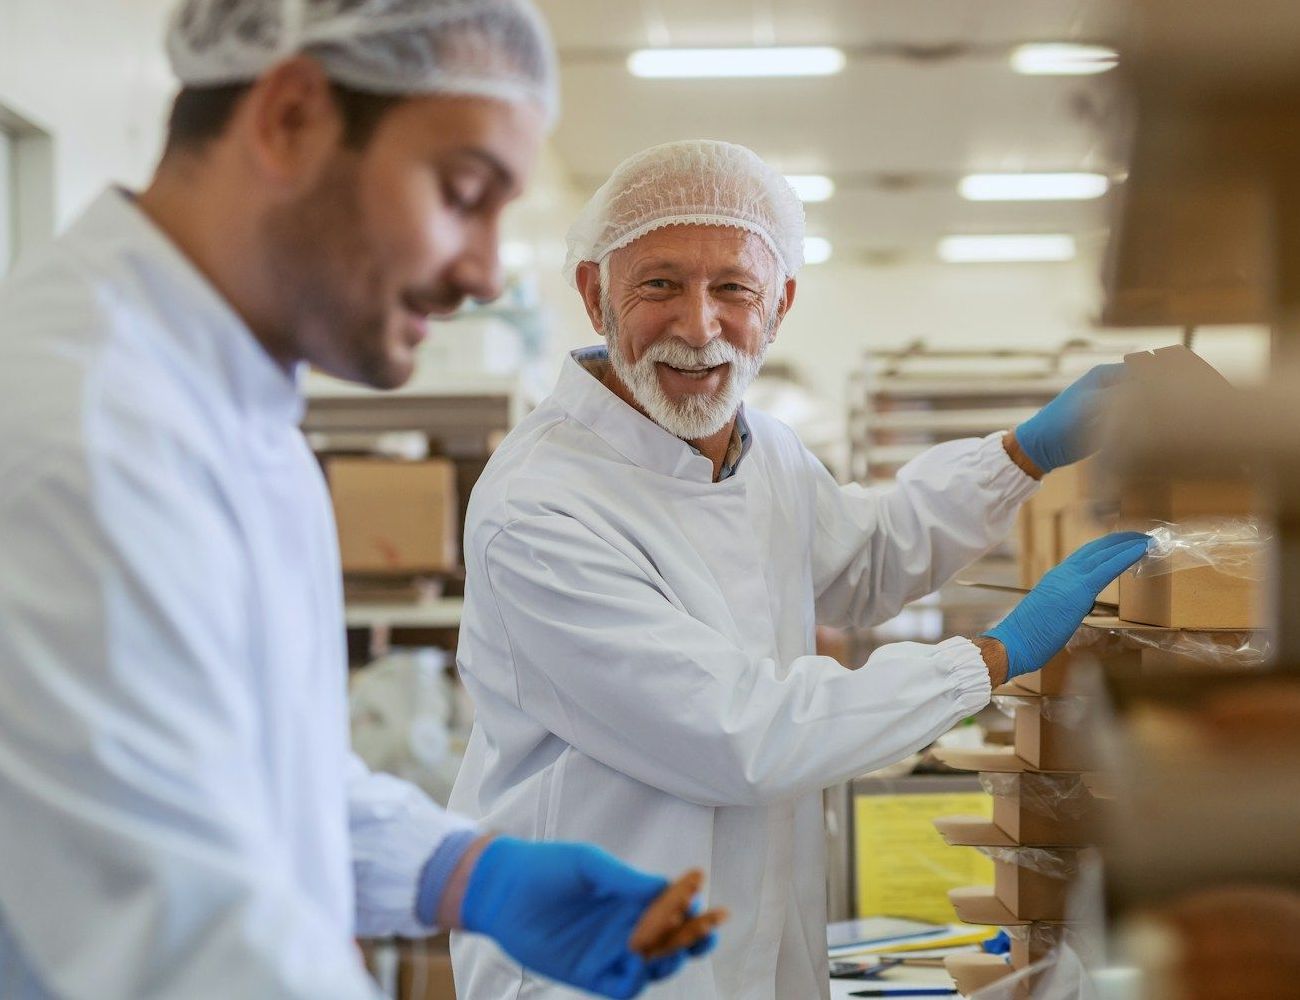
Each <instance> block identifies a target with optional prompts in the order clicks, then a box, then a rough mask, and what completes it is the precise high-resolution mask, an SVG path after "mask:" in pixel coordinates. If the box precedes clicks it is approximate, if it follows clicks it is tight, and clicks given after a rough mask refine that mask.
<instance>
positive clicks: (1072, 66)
mask: <svg viewBox="0 0 1300 1000" xmlns="http://www.w3.org/2000/svg"><path fill="white" fill-rule="evenodd" d="M1118 61H1119V53H1117V52H1116V51H1115V50H1114V49H1108V48H1105V47H1104V46H1101V45H1070V44H1066V43H1051V44H1047V45H1021V46H1020V47H1019V48H1017V49H1016V50H1015V51H1014V52H1012V53H1011V68H1012V69H1013V70H1015V71H1016V72H1017V73H1024V74H1025V75H1026V76H1088V75H1090V74H1093V73H1105V72H1106V70H1108V69H1114V68H1115V64H1116V63H1117V62H1118Z"/></svg>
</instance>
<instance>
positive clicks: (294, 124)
mask: <svg viewBox="0 0 1300 1000" xmlns="http://www.w3.org/2000/svg"><path fill="white" fill-rule="evenodd" d="M236 123H237V124H236V127H237V128H238V130H239V132H240V134H241V136H242V138H243V140H244V141H243V148H244V150H245V151H246V153H247V155H248V156H249V158H250V159H251V160H252V163H253V165H254V167H255V169H256V170H257V172H258V173H260V174H261V175H262V176H263V177H265V178H266V179H267V180H268V181H270V182H271V183H273V184H280V185H284V186H287V187H291V188H306V187H309V186H310V185H311V184H313V183H314V182H315V180H316V177H317V175H318V174H319V172H320V169H321V167H322V166H323V165H324V163H325V162H326V161H328V159H329V158H330V156H331V155H332V154H333V153H334V151H335V149H337V147H338V145H339V143H340V141H341V139H342V136H343V117H342V115H341V114H340V113H339V109H338V106H337V105H336V103H335V101H334V94H333V90H332V88H331V87H330V82H329V78H328V77H326V75H325V72H324V71H323V70H322V69H321V67H320V64H319V63H317V62H316V60H314V59H312V58H310V57H309V56H298V57H296V58H293V59H288V60H286V61H285V62H283V63H281V64H280V65H279V66H276V67H275V68H274V69H272V70H271V71H270V72H269V73H267V74H266V75H265V76H264V77H262V79H260V80H258V81H257V83H256V84H254V86H253V89H252V90H251V91H250V92H249V95H248V99H247V100H246V101H244V102H243V106H242V107H241V108H240V110H239V113H238V118H237V119H236Z"/></svg>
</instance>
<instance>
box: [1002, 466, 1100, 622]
mask: <svg viewBox="0 0 1300 1000" xmlns="http://www.w3.org/2000/svg"><path fill="white" fill-rule="evenodd" d="M1093 468H1094V467H1093V465H1092V462H1091V460H1086V461H1083V462H1078V463H1076V464H1074V465H1068V466H1064V467H1063V468H1060V469H1055V470H1053V471H1052V472H1050V473H1048V474H1047V475H1046V476H1044V477H1043V482H1042V485H1041V486H1040V487H1039V489H1038V492H1037V493H1035V494H1034V495H1033V496H1032V497H1031V498H1030V499H1029V500H1028V501H1026V502H1025V504H1024V506H1023V507H1022V508H1021V511H1020V522H1019V525H1020V585H1021V586H1022V587H1032V586H1034V584H1036V583H1038V581H1039V580H1041V579H1042V578H1043V574H1044V573H1046V572H1047V571H1048V570H1050V569H1052V568H1053V567H1055V566H1059V565H1060V564H1061V562H1062V561H1063V560H1064V559H1065V558H1066V556H1068V555H1070V554H1071V553H1072V552H1074V551H1075V550H1077V549H1078V548H1080V547H1081V546H1083V545H1085V544H1087V543H1088V542H1090V541H1092V540H1093V539H1094V538H1100V537H1101V536H1102V535H1104V534H1106V533H1107V532H1109V531H1113V530H1114V526H1113V525H1112V524H1110V523H1108V522H1107V521H1106V520H1104V519H1099V518H1098V517H1097V516H1096V514H1095V511H1094V506H1093V503H1092V500H1091V498H1092V495H1093V493H1094V486H1093V478H1094V472H1093ZM1097 599H1098V600H1099V601H1105V602H1108V603H1111V604H1114V603H1116V602H1117V601H1118V600H1119V590H1118V587H1117V586H1116V585H1115V584H1111V585H1109V586H1108V587H1107V588H1106V589H1105V590H1104V591H1102V593H1101V594H1100V595H1099V596H1098V598H1097Z"/></svg>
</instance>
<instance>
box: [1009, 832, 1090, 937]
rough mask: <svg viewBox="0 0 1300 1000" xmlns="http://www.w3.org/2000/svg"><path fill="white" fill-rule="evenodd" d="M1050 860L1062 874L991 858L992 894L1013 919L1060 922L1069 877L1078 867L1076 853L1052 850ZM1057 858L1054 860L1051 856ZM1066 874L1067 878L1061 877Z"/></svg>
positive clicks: (1066, 850)
mask: <svg viewBox="0 0 1300 1000" xmlns="http://www.w3.org/2000/svg"><path fill="white" fill-rule="evenodd" d="M1051 853H1052V854H1053V855H1054V857H1053V858H1052V859H1051V860H1052V861H1056V860H1059V862H1060V863H1061V865H1062V869H1063V871H1062V872H1060V873H1052V872H1051V871H1050V867H1051V866H1050V864H1048V865H1044V866H1043V867H1044V868H1048V869H1049V870H1047V871H1044V870H1039V869H1037V868H1035V867H1034V865H1033V864H1032V863H1031V864H1028V865H1026V864H1021V863H1019V862H1017V861H1015V860H1000V859H995V860H994V862H993V894H994V895H995V896H997V898H998V901H999V902H1001V903H1002V904H1003V905H1004V906H1005V907H1006V908H1007V909H1008V910H1010V911H1011V912H1012V913H1014V914H1015V915H1016V916H1017V917H1020V918H1022V919H1028V920H1063V919H1064V918H1065V911H1066V903H1067V902H1068V900H1069V896H1070V890H1071V888H1072V887H1073V886H1074V882H1075V879H1074V877H1073V875H1074V872H1075V870H1076V869H1077V865H1078V858H1077V854H1078V852H1077V851H1076V850H1072V849H1065V850H1061V851H1057V850H1055V849H1054V850H1053V851H1052V852H1051ZM1056 855H1059V858H1058V857H1055V856H1056ZM1066 872H1068V873H1069V874H1068V877H1067V875H1066V874H1065V873H1066Z"/></svg>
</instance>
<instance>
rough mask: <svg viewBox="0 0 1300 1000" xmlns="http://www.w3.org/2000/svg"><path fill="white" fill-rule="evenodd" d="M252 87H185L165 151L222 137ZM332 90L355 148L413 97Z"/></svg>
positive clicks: (348, 140) (175, 108) (345, 135)
mask: <svg viewBox="0 0 1300 1000" xmlns="http://www.w3.org/2000/svg"><path fill="white" fill-rule="evenodd" d="M252 88H253V85H252V84H251V83H235V84H227V85H226V86H221V87H185V88H183V89H182V90H181V92H180V93H179V94H177V95H176V100H175V101H174V102H173V103H172V110H171V115H170V116H169V117H168V119H167V144H166V149H165V152H166V153H174V152H191V153H192V152H197V151H198V150H200V149H202V147H203V146H205V145H207V144H208V143H209V142H211V141H212V140H213V139H216V138H218V137H219V136H220V135H221V133H223V132H224V131H225V130H226V127H227V126H228V125H229V124H230V120H231V118H233V117H234V114H235V109H236V108H237V107H238V106H239V102H240V101H242V100H243V99H244V98H245V97H246V96H247V95H248V92H249V91H250V90H252ZM330 93H331V95H332V96H333V98H334V104H335V106H336V107H337V108H338V109H339V114H340V115H342V116H343V144H344V145H345V146H348V147H349V148H352V149H360V148H361V147H363V146H365V145H366V143H368V142H369V141H370V137H371V136H372V135H373V134H374V131H375V128H376V127H377V126H378V125H379V122H380V120H381V119H382V118H383V117H384V115H385V114H387V113H388V112H389V111H391V110H392V109H393V108H395V107H396V106H397V105H399V104H401V103H402V102H403V101H406V100H408V99H409V98H407V97H404V96H394V95H391V94H368V93H365V92H363V91H360V90H353V89H351V88H350V87H344V86H340V85H339V84H337V83H331V84H330Z"/></svg>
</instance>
